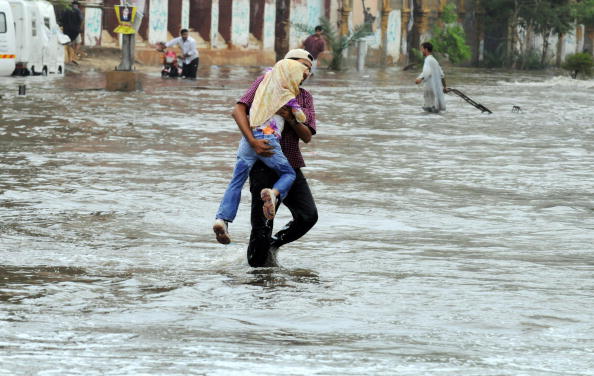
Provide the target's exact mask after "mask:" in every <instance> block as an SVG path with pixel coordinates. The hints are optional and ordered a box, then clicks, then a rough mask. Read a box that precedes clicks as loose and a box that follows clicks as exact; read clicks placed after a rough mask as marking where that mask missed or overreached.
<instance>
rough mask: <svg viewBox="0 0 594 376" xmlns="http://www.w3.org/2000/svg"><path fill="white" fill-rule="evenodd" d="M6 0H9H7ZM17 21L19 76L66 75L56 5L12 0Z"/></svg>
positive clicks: (11, 3)
mask: <svg viewBox="0 0 594 376" xmlns="http://www.w3.org/2000/svg"><path fill="white" fill-rule="evenodd" d="M4 1H6V0H4ZM8 2H9V3H10V6H11V9H12V14H13V16H14V23H15V35H16V49H17V52H16V55H17V60H16V69H15V72H14V73H15V74H16V75H22V76H28V75H29V74H33V75H38V74H43V75H46V74H48V73H58V74H62V73H63V72H64V47H63V46H62V45H60V44H59V42H58V39H59V37H60V36H61V34H62V32H61V31H60V29H59V28H58V24H57V22H56V16H55V14H54V7H53V5H52V4H51V3H49V2H48V1H46V0H8Z"/></svg>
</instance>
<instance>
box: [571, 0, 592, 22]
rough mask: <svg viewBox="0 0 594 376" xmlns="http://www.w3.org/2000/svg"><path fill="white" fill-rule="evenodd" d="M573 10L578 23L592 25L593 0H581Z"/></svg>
mask: <svg viewBox="0 0 594 376" xmlns="http://www.w3.org/2000/svg"><path fill="white" fill-rule="evenodd" d="M574 10H575V15H576V18H577V22H578V23H581V24H584V25H588V26H594V0H581V1H580V2H579V3H576V4H575V6H574Z"/></svg>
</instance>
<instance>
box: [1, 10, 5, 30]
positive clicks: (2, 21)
mask: <svg viewBox="0 0 594 376" xmlns="http://www.w3.org/2000/svg"><path fill="white" fill-rule="evenodd" d="M0 33H2V34H4V33H6V14H4V12H0Z"/></svg>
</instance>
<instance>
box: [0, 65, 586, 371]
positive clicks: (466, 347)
mask: <svg viewBox="0 0 594 376" xmlns="http://www.w3.org/2000/svg"><path fill="white" fill-rule="evenodd" d="M258 72H259V69H258V68H237V67H228V68H224V67H201V69H200V72H199V75H200V78H199V79H198V80H197V81H195V82H185V81H181V80H161V79H160V78H159V77H158V75H157V73H154V74H148V75H147V76H145V78H144V86H145V90H144V91H142V92H137V93H113V92H106V91H104V90H102V89H101V88H102V87H103V86H104V82H103V76H102V75H101V74H98V73H88V74H84V75H82V74H78V75H74V74H73V75H69V76H66V77H64V78H51V77H50V78H43V77H32V78H27V79H14V78H2V79H0V94H2V95H3V98H2V99H0V101H1V110H0V174H1V175H0V176H1V177H0V236H1V242H0V375H44V376H45V375H65V374H67V375H87V376H88V375H415V376H416V375H452V376H453V375H456V376H460V375H465V376H466V375H477V376H479V375H480V376H484V375H594V279H593V278H592V277H593V272H594V255H593V253H592V250H593V246H592V244H594V232H593V230H594V218H593V217H594V201H593V194H594V184H593V183H594V169H593V167H592V166H593V165H594V145H593V142H594V106H593V103H594V81H592V80H591V81H583V80H582V81H576V80H571V79H569V78H565V77H555V76H553V75H549V74H543V73H535V74H531V73H518V72H512V73H510V72H498V71H486V70H469V69H456V70H453V69H449V68H448V69H446V73H447V74H448V83H449V85H450V86H453V87H456V88H458V89H460V90H462V91H463V92H465V93H466V94H468V95H469V96H471V97H472V98H473V99H475V100H477V101H478V102H480V103H482V104H483V105H485V106H487V107H489V108H490V109H491V110H492V111H493V114H492V115H488V114H481V113H480V111H478V110H476V109H475V108H473V107H471V106H470V105H468V104H467V103H466V102H464V101H463V100H462V99H460V98H457V97H454V96H450V95H448V96H447V99H446V100H447V106H448V111H447V112H446V113H444V114H441V115H433V114H424V113H423V112H422V110H421V105H422V96H423V94H422V90H421V88H419V87H416V86H415V85H414V84H413V81H414V77H415V75H416V74H417V73H418V72H402V71H399V70H397V69H387V70H369V71H367V72H365V73H356V72H350V73H341V74H330V73H328V72H323V71H322V72H320V74H319V75H318V76H316V77H314V78H313V79H311V80H310V82H307V83H306V84H305V87H306V88H307V89H309V90H310V91H311V93H312V94H313V96H314V99H315V105H316V111H317V115H318V118H317V119H318V134H317V135H316V136H315V137H314V139H313V141H312V142H311V143H310V144H307V145H302V150H303V153H304V157H305V159H306V163H307V166H308V167H307V168H306V169H304V173H305V175H306V177H307V178H308V181H309V184H310V186H311V189H312V191H313V195H314V197H315V199H316V203H317V206H318V209H319V217H320V219H319V222H318V224H317V225H316V226H315V227H314V228H313V229H312V230H311V231H310V232H309V233H308V234H307V235H306V236H305V237H303V238H302V239H300V240H299V241H296V242H294V243H291V244H288V245H286V246H285V247H283V248H281V251H280V253H279V256H278V259H279V263H280V264H281V266H280V267H277V268H258V269H252V268H250V267H249V266H248V264H247V261H246V258H245V250H246V247H247V240H248V236H249V229H250V228H249V199H250V198H249V192H248V190H247V187H245V188H244V192H243V196H242V203H241V206H240V209H239V215H238V217H237V219H236V220H235V222H234V223H233V224H231V226H230V233H231V236H232V239H233V242H232V243H231V244H230V245H229V246H223V245H220V244H218V243H217V242H216V241H215V238H214V235H213V233H212V230H211V226H212V221H213V219H214V214H215V212H216V209H217V207H218V202H219V199H220V198H221V197H222V194H223V192H224V189H225V187H226V184H227V182H228V180H229V178H230V177H231V172H232V169H233V166H234V160H235V150H236V147H237V144H238V142H239V132H238V130H237V127H236V125H235V123H234V122H233V120H232V119H231V118H230V116H229V113H230V110H231V108H232V106H233V104H234V103H235V100H236V99H237V98H238V97H239V96H240V95H241V94H242V93H243V91H244V90H245V89H246V88H247V87H248V85H249V83H250V82H251V81H252V80H253V79H254V78H255V77H256V76H257V75H258ZM19 83H25V84H26V85H27V95H26V96H18V95H17V94H18V88H17V87H18V84H19ZM512 106H520V107H521V109H522V112H520V113H514V112H512ZM289 219H290V214H289V212H288V210H287V209H286V208H285V207H282V208H281V209H280V212H279V214H278V217H277V220H276V221H275V224H276V228H277V229H280V227H281V226H282V225H283V224H284V223H286V222H287V221H288V220H289Z"/></svg>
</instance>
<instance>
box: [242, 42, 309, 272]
mask: <svg viewBox="0 0 594 376" xmlns="http://www.w3.org/2000/svg"><path fill="white" fill-rule="evenodd" d="M285 59H291V60H296V61H298V62H300V63H302V64H304V65H305V66H307V67H308V70H307V71H306V73H305V74H304V76H303V80H305V79H306V78H307V77H308V75H309V73H310V71H309V69H311V65H312V62H313V60H314V59H313V56H312V55H311V54H310V53H308V52H307V51H305V50H303V49H294V50H291V51H289V52H288V53H287V54H286V55H285ZM263 78H264V76H260V77H258V78H257V79H256V80H255V81H254V82H253V83H252V86H251V87H250V88H249V89H248V90H247V92H246V93H245V94H244V95H243V96H242V97H241V98H240V99H239V101H238V102H237V104H236V105H235V107H234V109H233V113H232V115H233V118H234V119H235V122H236V123H237V126H238V127H239V129H240V130H241V131H242V133H244V134H245V133H246V132H249V127H250V123H249V111H250V108H251V106H252V103H253V101H254V97H255V94H256V91H257V90H258V86H259V85H260V83H261V82H262V80H263ZM302 83H303V81H302ZM296 99H297V102H298V104H299V106H300V107H301V109H302V110H303V112H304V113H305V115H306V116H307V121H305V122H304V123H299V122H297V121H296V120H295V117H294V116H293V115H292V113H291V110H290V109H288V108H283V109H281V111H279V112H278V114H279V115H281V116H282V117H284V118H285V128H284V131H283V134H282V138H281V141H280V144H281V149H282V151H283V153H284V154H285V156H286V157H287V159H288V160H289V163H290V164H291V166H292V167H293V169H295V174H296V178H295V181H294V182H293V186H292V187H291V189H290V190H289V193H288V194H287V196H286V197H285V199H284V200H283V202H282V203H283V204H284V205H285V206H286V207H288V208H289V210H290V211H291V214H292V216H293V220H292V221H291V222H289V223H288V224H287V225H286V226H285V227H284V228H283V229H282V230H280V231H279V232H277V233H276V235H274V236H272V230H273V221H271V220H267V219H266V218H265V217H264V213H263V212H262V205H263V203H264V202H263V200H262V198H261V197H260V192H261V191H262V189H264V188H266V187H267V186H270V184H274V182H275V181H276V180H277V179H278V175H277V174H276V173H275V172H274V170H272V169H271V168H269V167H267V166H266V165H265V164H264V163H262V162H256V164H254V166H253V167H252V170H251V171H250V192H251V194H252V211H251V224H252V231H251V234H250V242H249V245H248V249H247V259H248V263H249V264H250V266H252V267H261V266H274V265H276V252H277V250H278V248H279V247H281V246H282V245H284V244H287V243H290V242H293V241H295V240H297V239H299V238H301V237H302V236H303V235H305V234H306V233H307V232H308V231H309V230H310V229H311V228H312V227H313V226H314V225H315V224H316V222H317V221H318V210H317V208H316V204H315V201H314V198H313V196H312V194H311V190H310V188H309V185H308V183H307V180H306V179H305V176H304V175H303V172H302V171H301V169H302V168H303V167H305V162H304V160H303V156H302V155H301V151H300V150H299V141H303V142H305V143H308V142H310V141H311V138H312V136H313V135H315V134H316V114H315V109H314V101H313V97H312V95H311V94H310V93H309V92H308V91H307V90H305V89H303V88H300V89H299V93H298V95H297V97H296ZM251 146H252V148H253V149H254V151H255V152H256V153H257V154H258V155H262V156H268V155H272V154H271V153H272V147H271V146H270V145H268V144H267V143H266V142H264V141H256V142H254V143H253V145H251Z"/></svg>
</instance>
